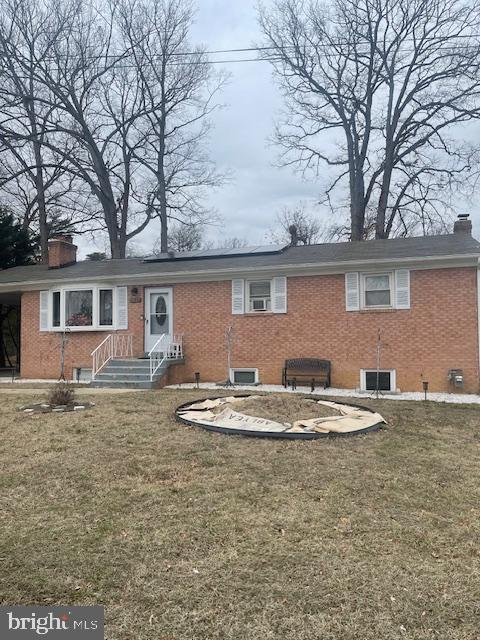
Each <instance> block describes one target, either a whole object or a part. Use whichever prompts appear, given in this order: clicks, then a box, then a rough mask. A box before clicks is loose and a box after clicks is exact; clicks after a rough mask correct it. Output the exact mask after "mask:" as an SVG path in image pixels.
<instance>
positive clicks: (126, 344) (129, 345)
mask: <svg viewBox="0 0 480 640" xmlns="http://www.w3.org/2000/svg"><path fill="white" fill-rule="evenodd" d="M91 356H92V380H95V377H96V376H97V374H98V373H99V372H100V371H101V370H102V369H103V367H104V366H105V365H106V364H107V362H109V361H110V360H113V359H115V358H129V357H130V358H131V357H133V335H132V334H131V333H111V334H109V335H108V336H107V337H106V338H104V339H103V340H102V342H101V343H100V344H99V345H98V347H97V348H96V349H94V350H93V351H92V353H91Z"/></svg>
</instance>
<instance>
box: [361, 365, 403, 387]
mask: <svg viewBox="0 0 480 640" xmlns="http://www.w3.org/2000/svg"><path fill="white" fill-rule="evenodd" d="M378 371H379V373H389V374H390V392H391V393H395V392H396V391H397V370H396V369H379V370H378ZM367 373H377V370H376V369H360V391H364V392H365V393H369V392H370V393H371V392H372V389H367V375H366V374H367ZM384 393H385V392H384Z"/></svg>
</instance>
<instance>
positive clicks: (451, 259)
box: [0, 253, 480, 292]
mask: <svg viewBox="0 0 480 640" xmlns="http://www.w3.org/2000/svg"><path fill="white" fill-rule="evenodd" d="M479 260H480V258H479V255H478V253H474V254H466V255H462V254H460V255H458V254H455V255H443V256H424V257H422V258H412V257H410V258H396V259H393V260H392V259H385V258H384V259H374V258H373V259H368V260H345V261H342V262H339V261H331V262H322V263H318V262H316V263H304V264H278V265H266V266H261V267H258V266H252V267H243V268H241V269H240V268H239V267H234V268H230V269H202V270H197V271H172V272H168V273H162V272H161V271H159V272H158V273H130V274H120V275H104V276H93V275H89V276H84V277H78V276H73V275H72V276H71V277H70V278H65V277H63V278H62V277H59V278H56V279H55V278H46V279H45V280H32V281H25V280H23V281H18V282H11V283H8V284H0V292H2V291H4V292H10V291H36V290H37V291H38V290H40V289H45V288H51V287H55V286H58V284H56V283H59V282H61V283H62V286H66V285H68V284H70V283H72V284H74V283H83V282H88V283H91V282H95V283H99V284H100V283H101V284H104V283H108V284H111V285H118V284H124V285H125V284H132V285H134V284H137V285H143V284H159V285H161V284H168V283H175V282H208V281H218V280H229V279H231V278H234V277H243V276H248V274H250V273H255V274H260V273H261V274H263V275H264V276H269V277H273V276H274V275H278V274H281V275H284V276H301V275H332V274H343V273H345V272H346V271H352V270H353V271H357V270H362V271H365V270H371V271H376V270H378V268H379V267H382V266H383V267H385V266H388V267H389V268H391V269H395V268H396V267H398V266H404V267H409V268H410V269H413V270H425V269H448V268H454V267H476V266H477V265H478V263H479ZM160 264H161V263H160ZM55 272H56V273H58V275H59V276H61V274H62V270H61V269H58V270H56V271H55Z"/></svg>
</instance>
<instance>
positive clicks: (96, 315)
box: [48, 284, 117, 332]
mask: <svg viewBox="0 0 480 640" xmlns="http://www.w3.org/2000/svg"><path fill="white" fill-rule="evenodd" d="M105 289H111V290H112V307H113V308H112V324H109V325H101V324H99V322H98V321H99V319H100V291H104V290H105ZM68 291H92V294H93V295H92V325H87V326H82V327H73V326H70V325H65V298H66V293H67V292H68ZM58 292H60V326H59V327H54V326H53V294H54V293H58ZM116 316H117V288H116V287H114V286H108V285H106V284H105V285H104V284H102V285H96V284H94V285H92V284H83V285H78V286H65V287H55V288H54V289H50V290H49V292H48V330H49V331H55V332H62V331H68V332H84V331H114V330H115V329H116V325H117V317H116Z"/></svg>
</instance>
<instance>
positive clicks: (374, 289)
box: [362, 273, 393, 309]
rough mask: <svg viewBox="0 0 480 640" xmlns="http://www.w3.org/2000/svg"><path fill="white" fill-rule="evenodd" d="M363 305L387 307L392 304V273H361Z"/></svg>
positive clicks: (365, 306) (368, 307) (366, 307)
mask: <svg viewBox="0 0 480 640" xmlns="http://www.w3.org/2000/svg"><path fill="white" fill-rule="evenodd" d="M362 289H363V305H362V306H363V307H364V308H365V309H372V308H382V307H384V308H388V307H392V306H393V274H392V273H365V274H363V275H362Z"/></svg>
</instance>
